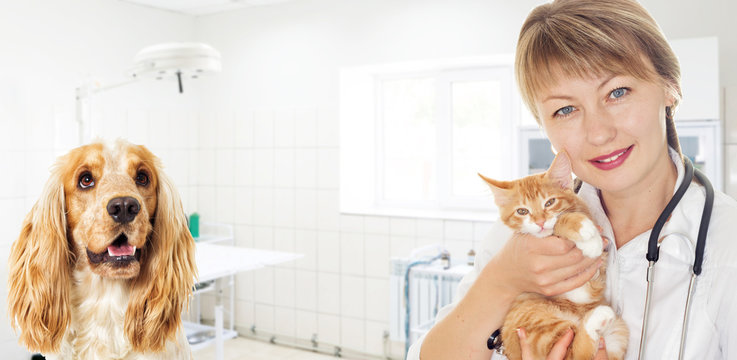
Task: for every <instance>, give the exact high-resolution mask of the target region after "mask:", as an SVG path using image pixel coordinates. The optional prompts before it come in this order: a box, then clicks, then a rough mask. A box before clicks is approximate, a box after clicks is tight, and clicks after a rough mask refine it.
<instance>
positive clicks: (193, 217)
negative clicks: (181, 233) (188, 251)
mask: <svg viewBox="0 0 737 360" xmlns="http://www.w3.org/2000/svg"><path fill="white" fill-rule="evenodd" d="M189 232H190V233H191V234H192V237H193V238H195V240H197V238H198V237H200V214H198V213H196V212H193V213H192V214H190V215H189Z"/></svg>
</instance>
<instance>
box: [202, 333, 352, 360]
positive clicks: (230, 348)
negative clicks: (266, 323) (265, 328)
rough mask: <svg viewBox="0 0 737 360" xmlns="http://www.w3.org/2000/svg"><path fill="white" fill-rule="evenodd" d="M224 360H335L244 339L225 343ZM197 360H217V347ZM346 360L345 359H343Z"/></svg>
mask: <svg viewBox="0 0 737 360" xmlns="http://www.w3.org/2000/svg"><path fill="white" fill-rule="evenodd" d="M223 352H224V354H225V359H224V360H246V359H247V360H281V359H284V360H335V359H338V358H336V357H334V356H329V355H325V354H317V353H313V352H310V351H304V350H298V349H293V348H289V347H284V346H278V345H272V344H269V343H266V342H263V341H257V340H251V339H246V338H242V337H237V338H235V339H231V340H227V341H225V348H224V350H223ZM193 355H194V359H195V360H215V346H214V345H213V346H209V347H206V348H204V349H201V350H198V351H195V352H194V353H193ZM342 359H345V358H342Z"/></svg>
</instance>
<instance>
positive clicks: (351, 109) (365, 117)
mask: <svg viewBox="0 0 737 360" xmlns="http://www.w3.org/2000/svg"><path fill="white" fill-rule="evenodd" d="M512 78H513V77H512V65H511V57H508V58H504V59H501V60H500V59H499V58H496V59H492V61H489V59H486V60H482V61H477V62H472V63H465V64H448V63H445V64H428V63H412V64H400V65H393V66H392V65H385V66H377V67H362V68H352V69H344V70H343V72H342V73H341V110H340V114H341V185H340V196H341V211H342V212H345V213H363V214H383V215H400V216H416V217H440V218H462V219H479V220H481V219H483V220H490V219H491V218H490V217H489V214H488V213H489V212H491V211H492V210H493V208H494V206H493V204H492V198H491V196H490V192H489V190H488V187H487V186H486V185H485V184H484V183H483V182H482V181H481V180H480V179H479V177H478V176H477V173H479V172H480V173H482V174H484V175H486V176H490V177H496V178H500V179H509V178H514V177H516V176H515V174H516V167H515V166H516V164H517V162H516V161H517V160H516V158H515V157H514V156H513V155H514V154H515V153H516V147H514V144H515V143H514V139H515V136H516V134H515V131H516V130H515V129H516V124H517V123H519V121H518V120H517V117H518V114H519V111H518V110H519V106H520V101H519V98H518V96H516V95H515V94H516V92H517V90H516V88H515V87H514V84H513V80H512Z"/></svg>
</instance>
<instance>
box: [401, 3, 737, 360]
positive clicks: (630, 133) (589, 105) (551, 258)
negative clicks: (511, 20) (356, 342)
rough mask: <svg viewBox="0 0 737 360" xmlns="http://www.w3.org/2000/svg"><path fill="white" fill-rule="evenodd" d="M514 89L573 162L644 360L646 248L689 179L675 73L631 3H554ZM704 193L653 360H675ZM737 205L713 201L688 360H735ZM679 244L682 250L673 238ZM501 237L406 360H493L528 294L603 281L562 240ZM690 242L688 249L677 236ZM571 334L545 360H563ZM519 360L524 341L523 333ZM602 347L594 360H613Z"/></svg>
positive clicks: (519, 66)
mask: <svg viewBox="0 0 737 360" xmlns="http://www.w3.org/2000/svg"><path fill="white" fill-rule="evenodd" d="M515 68H516V76H517V80H518V83H519V86H520V89H521V93H522V96H523V99H524V100H525V102H526V104H527V106H528V107H529V109H530V110H531V111H532V113H533V115H534V116H535V118H536V119H537V120H538V122H539V123H540V125H541V126H542V127H543V129H544V130H545V132H546V134H547V136H548V137H549V139H550V141H551V143H552V145H553V147H554V148H555V149H558V150H565V151H567V152H568V155H569V156H570V158H571V161H572V165H573V171H574V173H575V174H576V176H577V177H578V178H579V179H581V180H582V181H583V185H582V187H581V189H580V191H579V195H580V196H581V197H583V199H584V200H585V201H586V203H587V204H588V206H589V207H590V208H591V210H592V213H593V214H594V215H595V218H596V220H597V222H598V225H599V226H600V227H601V228H602V229H603V231H602V233H603V235H604V236H605V237H606V238H608V239H609V240H610V241H609V243H608V251H609V256H608V260H609V262H608V265H607V266H608V270H607V295H608V296H607V298H608V299H609V300H610V301H611V303H612V307H613V308H614V309H615V311H617V312H618V313H619V314H621V315H622V317H623V318H624V320H625V321H626V322H627V326H628V327H629V330H630V342H629V347H628V351H627V355H626V357H627V358H628V359H636V358H637V355H638V348H639V345H640V332H641V328H642V317H643V310H644V301H645V288H646V281H645V280H646V269H647V261H646V259H645V254H646V252H647V241H648V236H649V233H650V230H651V229H652V227H653V224H654V223H655V221H656V219H657V218H658V216H659V215H660V213H661V212H662V210H663V209H664V208H665V205H666V204H667V203H668V201H669V200H670V199H671V198H672V196H673V193H674V191H675V189H676V188H677V187H678V185H680V182H681V180H682V179H683V174H684V170H683V169H684V165H683V162H682V157H681V154H680V146H679V144H678V138H677V135H676V132H675V126H674V123H673V115H674V112H675V109H676V107H677V105H678V101H679V99H680V96H681V89H680V69H679V65H678V60H677V59H676V57H675V55H674V54H673V51H672V50H671V48H670V46H669V45H668V43H667V41H666V40H665V37H664V35H663V34H662V32H661V31H660V29H659V27H658V26H657V24H656V22H655V21H654V20H653V19H652V17H651V16H650V15H649V14H648V13H647V11H646V10H645V9H644V8H642V6H640V5H639V4H638V3H636V2H635V1H633V0H558V1H554V2H553V3H550V4H544V5H541V6H539V7H537V8H535V9H534V10H533V11H532V12H531V13H530V15H529V16H528V18H527V20H526V21H525V23H524V25H523V27H522V30H521V32H520V37H519V42H518V45H517V54H516V63H515ZM704 197H705V196H704V188H703V186H701V185H700V184H698V183H697V182H693V183H691V184H690V185H689V188H688V190H687V191H686V194H685V195H684V197H683V199H682V200H681V201H680V203H679V204H678V205H677V207H676V208H675V210H674V212H673V214H672V215H671V217H670V219H669V220H668V222H667V223H666V224H665V226H664V228H663V230H662V232H661V237H665V238H664V240H663V242H661V249H660V261H659V262H658V265H657V267H656V268H657V270H656V272H655V277H656V285H655V290H654V294H653V304H652V307H651V313H650V317H649V323H650V325H649V327H648V333H647V343H646V344H645V354H646V357H647V358H648V359H673V358H676V357H677V354H678V350H679V340H680V334H681V331H680V330H681V324H682V321H683V320H682V319H683V318H682V314H683V309H684V306H685V300H686V293H687V289H688V280H689V276H690V268H691V264H692V263H693V248H694V245H695V244H694V243H695V239H696V238H697V232H698V228H699V219H700V217H701V211H702V208H703V204H704ZM735 220H737V203H736V202H735V201H734V200H733V199H731V198H729V197H728V196H726V195H724V194H722V193H719V192H717V194H716V198H715V201H714V207H713V213H712V217H711V223H710V228H709V233H708V237H707V241H706V242H707V246H706V252H705V255H704V270H703V272H702V274H701V276H700V277H699V280H698V282H697V285H696V290H695V294H694V297H693V305H692V308H691V313H690V316H689V323H688V335H687V339H686V345H685V356H684V358H686V359H728V358H737V298H736V297H735V291H734V290H733V289H734V286H733V285H731V284H732V282H733V280H730V278H735V277H736V276H737V266H736V265H734V264H737V242H735V241H733V240H732V239H731V238H732V237H734V234H736V233H737V221H735ZM674 234H676V235H679V236H674ZM511 235H512V234H511V232H510V230H507V229H506V228H505V227H504V226H503V225H500V224H499V223H497V224H496V225H495V228H494V229H492V231H491V232H490V234H489V238H488V239H487V241H486V242H485V244H484V245H483V246H485V248H484V249H482V250H481V251H479V255H478V256H477V261H476V267H475V269H474V271H472V272H471V273H469V274H468V275H467V276H466V277H465V278H464V280H463V281H462V283H461V285H460V288H459V299H457V300H456V302H454V303H453V304H451V305H449V306H447V307H446V308H444V309H442V310H441V312H440V313H439V314H438V320H437V322H436V325H435V326H434V327H433V328H432V329H431V330H430V331H429V332H428V333H427V335H426V336H425V337H424V338H422V339H420V341H418V342H417V343H416V344H414V345H413V346H412V348H411V349H410V351H409V354H408V358H409V359H418V358H420V356H421V358H422V359H423V360H431V359H459V358H464V359H489V358H490V357H491V355H492V352H491V350H489V349H487V346H486V339H488V337H489V335H490V334H491V333H492V332H493V331H494V330H496V329H497V328H499V327H500V326H501V324H502V322H503V319H504V316H505V314H506V312H507V311H508V310H509V308H510V305H511V303H512V301H513V300H514V298H515V297H516V296H517V295H519V294H520V293H522V292H536V293H540V294H544V295H557V294H561V293H564V292H566V291H568V290H571V289H574V288H576V287H578V286H580V285H582V284H583V283H584V282H586V281H587V280H588V279H590V278H591V277H592V276H593V274H594V273H595V272H596V270H597V266H598V264H597V260H595V259H587V258H584V257H583V256H582V255H581V252H580V251H579V250H578V249H577V248H576V247H575V246H574V245H573V243H572V242H570V241H569V240H567V239H561V238H557V237H548V238H544V239H537V238H534V237H532V236H517V237H515V238H514V239H513V240H510V241H507V240H508V239H509V238H510V237H511ZM680 235H685V236H680ZM573 336H574V334H573V333H571V332H569V333H568V334H566V335H565V336H563V337H562V338H561V339H560V340H559V341H558V343H557V344H556V346H555V347H554V348H553V349H552V351H551V353H550V356H549V358H550V359H562V358H564V357H565V352H566V348H567V346H568V344H570V342H571V341H572V339H573ZM520 340H521V343H522V350H523V354H524V352H525V346H524V345H525V340H526V337H525V333H524V331H522V332H520ZM605 346H606V344H603V343H600V348H601V349H600V351H599V353H598V354H597V356H596V358H597V359H603V358H606V353H605V349H604V348H605Z"/></svg>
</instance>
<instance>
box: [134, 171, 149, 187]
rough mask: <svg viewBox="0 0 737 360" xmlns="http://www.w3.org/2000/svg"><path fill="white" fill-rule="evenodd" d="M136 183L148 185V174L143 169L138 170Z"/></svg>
mask: <svg viewBox="0 0 737 360" xmlns="http://www.w3.org/2000/svg"><path fill="white" fill-rule="evenodd" d="M136 184H138V185H141V186H146V185H148V174H146V173H145V172H143V171H140V172H138V174H136Z"/></svg>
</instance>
